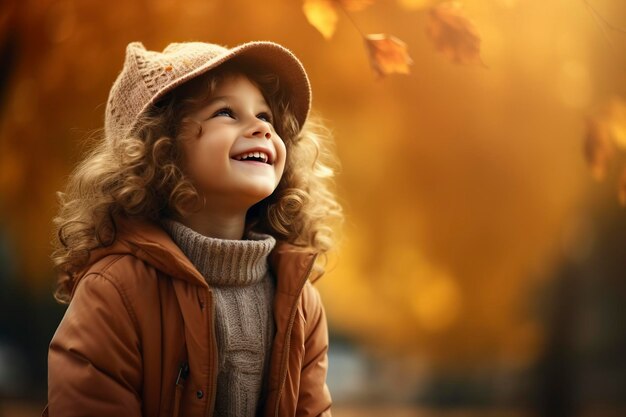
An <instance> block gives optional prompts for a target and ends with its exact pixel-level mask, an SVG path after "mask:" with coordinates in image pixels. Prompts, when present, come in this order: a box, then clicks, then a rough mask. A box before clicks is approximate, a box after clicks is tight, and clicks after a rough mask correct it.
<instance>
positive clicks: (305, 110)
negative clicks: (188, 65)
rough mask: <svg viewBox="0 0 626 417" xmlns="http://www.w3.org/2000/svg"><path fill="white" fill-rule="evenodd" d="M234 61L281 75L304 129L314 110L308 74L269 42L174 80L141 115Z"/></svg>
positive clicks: (228, 53)
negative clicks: (197, 79) (309, 115)
mask: <svg viewBox="0 0 626 417" xmlns="http://www.w3.org/2000/svg"><path fill="white" fill-rule="evenodd" d="M234 58H237V59H241V60H245V62H246V63H247V64H249V65H252V66H253V67H255V66H258V67H259V69H263V70H265V71H268V72H270V73H274V74H276V75H277V76H278V78H279V82H280V85H281V88H282V87H284V88H286V89H287V90H288V93H289V95H290V97H291V100H290V104H291V106H292V109H293V112H294V116H295V117H296V120H297V121H298V124H299V126H300V128H302V126H303V125H304V122H305V121H306V119H307V117H308V114H309V111H310V107H311V86H310V83H309V79H308V77H307V74H306V71H305V69H304V67H303V66H302V63H300V61H299V60H298V58H296V56H295V55H294V54H293V53H292V52H291V51H289V50H288V49H287V48H285V47H283V46H281V45H279V44H277V43H274V42H269V41H255V42H248V43H244V44H241V45H238V46H236V47H234V48H232V49H228V50H226V51H225V52H224V53H222V54H219V55H216V56H215V57H213V58H211V59H209V60H207V61H206V62H205V63H204V64H202V65H200V66H198V67H197V68H195V69H193V70H192V71H190V72H188V73H186V74H183V75H181V76H180V77H178V78H175V79H173V80H172V81H170V82H169V83H167V84H165V85H164V86H163V87H162V88H161V89H160V90H159V91H157V92H156V94H154V95H153V96H152V98H151V100H150V101H149V102H147V103H146V104H145V105H144V107H143V108H142V109H141V111H140V113H139V115H143V114H146V112H147V111H148V109H150V108H151V107H152V106H153V105H155V104H156V103H157V102H158V101H159V100H161V99H162V98H163V97H164V96H165V95H166V94H167V93H169V92H170V91H172V90H174V89H175V88H177V87H179V86H180V85H182V84H184V83H186V82H187V81H190V80H192V79H194V78H196V77H198V76H200V75H202V74H205V73H207V72H208V71H210V70H212V69H215V68H217V67H219V66H220V65H222V64H224V63H225V62H228V61H231V60H232V59H234ZM133 128H134V126H133Z"/></svg>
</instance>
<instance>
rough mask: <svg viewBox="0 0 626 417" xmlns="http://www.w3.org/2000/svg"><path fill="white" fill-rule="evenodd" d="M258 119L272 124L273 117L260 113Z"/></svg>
mask: <svg viewBox="0 0 626 417" xmlns="http://www.w3.org/2000/svg"><path fill="white" fill-rule="evenodd" d="M256 117H257V118H258V119H260V120H263V121H264V122H267V123H270V124H271V123H272V115H270V114H269V113H267V112H263V113H259V114H257V115H256Z"/></svg>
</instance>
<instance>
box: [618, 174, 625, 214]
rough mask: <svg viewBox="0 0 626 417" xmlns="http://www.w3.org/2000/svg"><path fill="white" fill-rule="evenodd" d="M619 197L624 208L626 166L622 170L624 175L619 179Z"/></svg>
mask: <svg viewBox="0 0 626 417" xmlns="http://www.w3.org/2000/svg"><path fill="white" fill-rule="evenodd" d="M617 196H618V198H619V202H620V204H621V205H622V206H626V166H625V167H624V168H623V169H622V175H621V176H620V178H619V184H618V189H617Z"/></svg>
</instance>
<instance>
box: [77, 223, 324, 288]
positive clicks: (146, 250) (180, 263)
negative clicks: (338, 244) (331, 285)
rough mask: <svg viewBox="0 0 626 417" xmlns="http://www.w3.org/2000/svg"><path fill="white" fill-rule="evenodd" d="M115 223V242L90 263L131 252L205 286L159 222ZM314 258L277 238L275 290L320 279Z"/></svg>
mask: <svg viewBox="0 0 626 417" xmlns="http://www.w3.org/2000/svg"><path fill="white" fill-rule="evenodd" d="M115 225H116V240H115V242H114V243H113V244H112V245H110V246H107V247H104V248H98V249H96V250H93V251H92V252H91V254H90V259H89V265H92V264H93V263H95V262H96V261H98V260H99V259H102V258H104V257H105V256H108V255H124V254H132V255H134V256H135V257H137V258H139V259H141V260H142V261H144V262H146V263H148V264H149V265H151V266H153V267H154V268H155V269H157V270H159V271H162V272H163V273H165V274H166V275H168V276H170V277H172V278H173V279H179V280H183V281H187V282H189V283H190V284H193V285H199V286H203V287H207V286H208V284H207V283H206V281H205V279H204V278H203V277H202V275H201V274H200V272H198V270H197V269H196V268H195V267H194V266H193V264H192V263H191V261H189V259H187V257H186V256H185V255H184V254H183V252H182V251H181V250H180V248H179V247H178V246H176V244H175V243H174V241H173V240H172V239H171V238H170V236H169V235H168V234H167V232H165V230H163V228H162V227H161V226H160V225H158V224H156V223H153V222H150V221H146V220H141V219H135V218H129V217H125V216H118V217H116V218H115ZM316 257H317V254H316V253H315V252H314V251H312V250H311V249H307V248H301V247H298V246H295V245H292V244H289V243H287V242H284V241H278V242H277V243H276V246H275V247H274V250H272V252H271V253H270V255H269V257H268V261H269V267H270V270H271V271H272V273H273V274H274V276H275V277H276V279H277V288H276V290H277V291H279V292H283V293H286V294H290V295H296V294H297V293H299V291H300V290H301V289H302V284H303V283H304V282H305V279H306V278H307V276H311V280H315V279H317V278H319V277H320V276H321V274H320V273H319V271H318V270H316V273H314V274H313V273H311V271H312V270H314V268H313V263H314V261H315V258H316ZM86 271H87V270H85V271H84V272H86ZM305 275H306V276H305Z"/></svg>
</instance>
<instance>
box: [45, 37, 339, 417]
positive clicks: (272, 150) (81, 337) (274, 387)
mask: <svg viewBox="0 0 626 417" xmlns="http://www.w3.org/2000/svg"><path fill="white" fill-rule="evenodd" d="M310 94H311V93H310V87H309V81H308V78H307V75H306V73H305V71H304V68H303V67H302V64H301V63H300V62H299V61H298V59H297V58H296V57H295V56H294V55H293V54H292V53H291V52H289V51H288V50H287V49H285V48H283V47H282V46H280V45H278V44H275V43H271V42H250V43H246V44H243V45H240V46H238V47H235V48H232V49H227V48H224V47H221V46H218V45H214V44H206V43H200V42H190V43H178V44H171V45H169V46H168V47H167V48H166V49H165V50H164V51H163V52H155V51H148V50H146V49H145V48H144V47H143V45H142V44H140V43H131V44H129V45H128V47H127V50H126V60H125V63H124V67H123V69H122V72H121V73H120V75H119V77H118V78H117V80H116V82H115V84H114V85H113V87H112V89H111V92H110V95H109V100H108V103H107V108H106V116H105V129H104V139H103V140H102V141H101V142H100V143H98V145H97V146H96V147H95V149H94V150H93V151H92V152H91V153H90V154H89V155H88V157H87V158H86V159H85V160H84V161H83V162H82V163H81V164H80V165H79V166H78V168H77V169H76V170H75V171H74V173H73V174H72V176H71V177H70V180H69V183H68V186H67V190H66V192H65V193H64V194H60V197H61V198H60V200H61V209H60V212H59V215H58V216H57V217H56V218H55V224H56V227H57V234H58V242H57V248H56V251H55V253H54V255H53V259H54V261H55V264H56V265H57V268H58V269H59V271H60V273H61V274H60V279H59V284H58V289H57V293H56V296H57V299H59V300H60V301H62V302H67V303H69V307H68V309H67V312H66V313H65V316H64V318H63V320H62V322H61V323H60V325H59V328H58V329H57V331H56V333H55V335H54V337H53V339H52V341H51V343H50V351H49V363H48V383H49V387H48V407H47V408H46V410H45V411H44V414H49V415H50V416H52V417H55V416H79V415H80V416H83V415H88V416H116V417H121V416H140V415H141V416H155V417H156V416H211V415H214V416H255V415H264V416H265V415H272V416H295V415H297V416H313V415H325V416H329V415H330V405H331V400H330V394H329V392H328V389H327V387H326V384H325V378H326V370H327V349H328V335H327V325H326V317H325V314H324V310H323V308H322V304H321V301H320V297H319V293H318V292H317V290H315V289H314V288H313V287H312V286H311V282H312V281H314V280H315V279H317V278H318V277H319V276H320V275H321V273H320V271H318V268H316V267H315V266H314V265H315V261H316V257H317V256H318V254H322V255H323V254H325V253H326V252H327V251H328V250H329V249H330V248H331V246H332V244H333V235H332V233H331V227H330V226H331V222H332V221H334V220H341V217H342V214H341V207H340V205H339V204H338V203H337V201H336V199H335V197H334V194H333V193H332V192H331V190H330V186H331V185H332V174H333V171H332V170H331V169H330V167H329V163H330V162H334V160H333V159H332V154H331V153H329V152H328V150H327V149H326V148H325V146H326V145H327V144H328V142H327V140H326V139H325V138H324V137H323V135H321V134H320V133H319V129H317V132H316V131H315V129H313V125H312V124H311V122H310V121H309V122H307V123H306V124H305V121H306V119H307V117H308V113H309V108H310V99H311V95H310ZM322 159H326V160H329V161H330V162H325V161H323V160H322Z"/></svg>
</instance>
